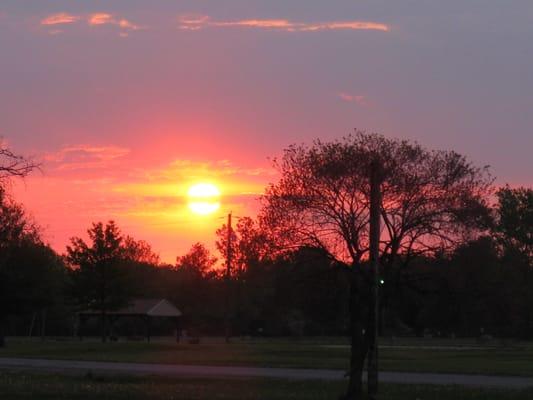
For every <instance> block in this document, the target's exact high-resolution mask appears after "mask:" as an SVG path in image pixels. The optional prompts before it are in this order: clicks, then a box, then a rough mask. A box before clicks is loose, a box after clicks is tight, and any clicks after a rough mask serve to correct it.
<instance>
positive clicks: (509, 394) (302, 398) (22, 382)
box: [0, 372, 533, 400]
mask: <svg viewBox="0 0 533 400" xmlns="http://www.w3.org/2000/svg"><path fill="white" fill-rule="evenodd" d="M344 388H345V384H344V383H342V382H323V381H290V380H272V379H253V380H240V379H239V380H237V379H232V380H227V379H226V380H221V379H217V380H207V379H169V378H153V377H152V378H140V377H118V376H115V377H110V376H108V377H94V376H85V377H76V376H58V375H51V374H36V373H15V372H0V393H2V397H1V398H2V400H26V399H40V400H46V399H69V400H85V399H87V400H89V399H96V398H98V399H99V400H121V399H127V400H140V399H150V400H163V399H165V400H170V399H172V400H179V399H187V400H204V399H205V400H208V399H209V400H222V399H224V400H229V399H235V400H237V399H238V400H252V399H253V400H260V399H265V400H267V399H268V400H276V399H280V400H282V399H283V400H285V399H288V400H290V399H294V400H321V399H324V400H326V399H328V400H329V399H336V398H338V396H339V394H341V393H342V392H343V390H344ZM380 397H381V398H383V399H387V400H414V399H420V400H425V399H431V400H511V399H512V400H529V399H531V398H533V390H521V391H513V390H506V391H501V390H485V389H467V388H462V387H458V386H434V385H381V387H380Z"/></svg>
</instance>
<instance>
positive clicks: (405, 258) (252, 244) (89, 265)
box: [0, 133, 533, 346]
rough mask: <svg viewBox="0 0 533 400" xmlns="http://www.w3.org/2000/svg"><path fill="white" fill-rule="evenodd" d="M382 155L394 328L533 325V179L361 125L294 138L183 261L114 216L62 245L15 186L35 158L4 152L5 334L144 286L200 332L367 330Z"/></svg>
mask: <svg viewBox="0 0 533 400" xmlns="http://www.w3.org/2000/svg"><path fill="white" fill-rule="evenodd" d="M378 156H379V157H378ZM372 158H374V159H376V160H380V163H381V165H382V166H383V171H384V172H383V174H384V175H383V176H384V178H383V179H384V180H383V184H382V190H383V193H382V194H383V200H382V204H381V207H382V219H383V232H382V239H381V241H382V242H381V246H380V265H381V270H380V276H379V278H380V279H379V282H380V291H379V292H380V310H379V311H380V312H379V325H380V330H381V333H382V334H383V335H399V334H417V335H424V334H432V335H446V336H480V335H493V336H499V337H518V338H531V337H532V336H533V290H531V289H532V288H533V189H530V188H515V189H513V188H510V187H503V188H500V190H498V191H497V192H496V194H495V195H494V194H493V193H491V191H490V190H489V189H490V186H491V184H492V181H491V179H490V177H488V176H487V174H486V171H485V169H479V168H476V167H474V166H472V165H471V164H469V163H468V162H467V161H466V160H465V159H464V157H462V156H460V155H458V154H456V153H454V152H439V151H428V150H426V149H423V148H421V147H420V146H418V145H417V144H412V143H409V142H404V141H397V140H389V139H386V138H384V137H382V136H378V135H367V134H364V133H359V134H358V135H356V136H354V137H348V138H345V139H343V140H342V141H339V142H332V143H321V142H317V143H315V144H314V145H313V146H311V147H309V148H307V147H290V148H289V149H287V150H286V152H285V156H284V158H283V160H282V161H280V163H279V164H278V169H279V171H280V174H281V177H282V178H281V179H280V180H279V182H278V183H277V184H276V185H271V186H269V187H268V188H267V191H266V193H265V196H264V199H263V200H264V208H263V209H262V211H261V213H260V214H259V216H258V218H257V219H252V218H241V219H239V220H238V222H237V224H236V226H235V229H230V230H229V232H228V229H227V227H226V226H222V227H221V228H220V229H219V230H218V231H217V232H216V234H217V238H218V240H217V242H216V248H217V254H212V253H211V252H210V251H209V250H208V249H207V248H206V247H205V246H204V245H203V244H201V243H197V244H195V245H193V246H192V247H191V249H190V251H189V252H188V253H187V254H184V255H181V256H179V257H177V258H176V262H175V263H173V264H166V263H163V262H161V260H160V259H159V257H158V255H157V254H156V253H155V252H154V251H153V250H152V248H151V246H150V245H149V244H148V243H146V242H144V241H142V240H137V239H135V238H132V237H131V236H128V235H127V234H125V233H123V232H121V230H120V229H119V227H118V226H117V225H116V224H115V223H114V222H112V221H109V222H107V223H102V222H97V223H94V224H93V225H92V226H91V227H89V229H88V238H87V239H82V238H78V237H74V238H72V239H71V241H70V244H69V245H68V246H67V248H66V251H65V253H64V254H57V253H56V252H55V251H54V250H53V249H51V248H50V246H49V245H47V244H46V243H45V242H44V241H43V239H42V237H41V232H40V229H39V227H38V226H37V225H36V224H35V222H34V221H33V220H32V219H31V218H30V217H29V216H28V215H27V213H26V212H25V210H24V208H23V206H22V205H20V204H18V203H17V202H16V201H14V200H13V199H12V198H11V197H10V196H9V195H8V193H7V192H6V190H5V187H6V184H5V182H6V179H9V178H11V177H13V176H24V175H26V174H27V173H29V172H30V171H31V170H32V169H34V168H35V167H36V165H35V164H32V163H31V162H28V161H26V160H25V159H24V158H21V157H18V156H16V155H14V154H12V153H11V152H9V151H8V150H6V149H0V346H1V345H2V344H3V338H4V336H5V335H38V334H43V335H44V334H48V335H73V334H75V332H76V318H75V317H76V313H77V312H78V311H80V310H88V309H90V310H93V311H98V312H100V313H101V315H102V320H105V314H106V313H107V312H110V311H112V310H114V309H117V308H120V307H123V306H126V305H128V304H129V303H130V302H131V301H132V299H135V298H166V299H168V300H169V301H171V302H173V303H174V304H175V305H176V306H177V307H178V308H179V309H180V310H181V311H182V312H183V314H184V318H183V327H184V329H186V330H187V331H188V333H189V334H191V335H195V336H197V335H199V336H201V335H221V334H223V333H224V325H225V324H224V322H225V318H226V316H229V320H230V325H231V329H232V334H233V335H342V334H347V333H348V332H349V331H351V332H352V333H354V332H355V333H356V334H357V332H358V329H354V327H355V326H356V325H354V322H355V323H358V324H359V323H361V322H364V321H365V319H366V313H367V311H368V309H369V307H368V304H369V303H368V301H369V300H368V294H369V290H368V288H369V287H370V282H369V281H368V277H369V276H370V274H368V263H367V259H368V258H367V257H368V236H367V232H368V201H367V200H368V165H367V164H368V160H370V159H372ZM6 160H7V162H3V161H6ZM491 203H492V204H493V205H492V206H490V204H491ZM228 240H229V242H228ZM228 260H231V262H230V265H229V268H228V265H227V262H228ZM228 271H229V273H228ZM354 302H355V303H354ZM350 307H351V310H350ZM350 311H351V312H350ZM354 313H355V314H354ZM101 326H102V327H104V328H105V324H101ZM360 326H362V327H364V326H365V325H364V324H362V325H360ZM119 328H120V327H119ZM156 328H157V327H156ZM160 328H161V332H163V330H164V329H163V328H164V327H163V326H161V327H160ZM92 329H93V330H92V331H91V332H93V333H94V334H98V327H97V324H95V325H94V326H93V328H92ZM350 329H351V330H350ZM363 330H364V328H363ZM119 331H120V329H119ZM154 333H157V332H154ZM102 334H103V337H105V336H106V334H107V333H106V332H105V330H104V331H103V332H102Z"/></svg>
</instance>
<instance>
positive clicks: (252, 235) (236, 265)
mask: <svg viewBox="0 0 533 400" xmlns="http://www.w3.org/2000/svg"><path fill="white" fill-rule="evenodd" d="M216 236H217V241H216V247H217V250H218V252H219V253H220V254H221V256H222V259H223V260H227V256H228V255H227V252H228V228H227V225H226V224H224V225H222V227H220V228H219V229H217V231H216ZM231 245H232V246H231V254H232V269H233V273H234V274H235V275H239V274H242V272H244V271H245V270H246V269H247V268H248V267H249V266H250V265H252V264H256V263H258V262H259V261H261V260H263V259H265V258H267V257H269V256H270V253H271V251H270V250H271V249H270V245H271V243H270V241H269V237H268V235H267V234H266V232H265V231H264V230H263V229H261V227H259V226H258V224H257V222H256V221H254V220H253V219H252V218H250V217H242V218H239V220H238V222H237V226H236V228H235V229H232V230H231Z"/></svg>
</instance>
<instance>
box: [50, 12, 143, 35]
mask: <svg viewBox="0 0 533 400" xmlns="http://www.w3.org/2000/svg"><path fill="white" fill-rule="evenodd" d="M82 21H85V22H86V23H87V24H88V25H89V26H102V25H113V26H115V27H117V28H119V29H121V32H120V36H122V37H125V36H128V31H136V30H139V29H143V27H141V26H140V25H137V24H135V23H133V22H132V21H130V20H128V19H126V18H122V17H117V16H114V15H113V14H109V13H106V12H98V13H92V14H89V15H73V14H69V13H64V12H63V13H58V14H52V15H49V16H48V17H46V18H44V19H42V20H41V25H42V26H48V27H49V26H55V25H65V24H74V23H81V22H82ZM49 33H51V34H58V33H61V31H60V30H57V29H55V30H53V31H50V32H49Z"/></svg>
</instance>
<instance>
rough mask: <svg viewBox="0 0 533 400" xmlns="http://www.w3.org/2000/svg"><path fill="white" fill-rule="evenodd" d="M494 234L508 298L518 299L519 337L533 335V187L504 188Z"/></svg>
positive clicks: (515, 308)
mask: <svg viewBox="0 0 533 400" xmlns="http://www.w3.org/2000/svg"><path fill="white" fill-rule="evenodd" d="M496 195H497V199H498V202H497V205H496V207H495V214H496V215H495V224H494V237H495V238H496V240H497V242H498V243H499V248H500V250H501V253H502V263H503V264H504V265H505V267H506V270H507V274H508V279H507V285H508V286H510V287H512V293H509V295H508V298H511V299H513V300H514V303H515V304H514V305H515V307H514V308H513V310H514V311H515V313H514V314H513V316H514V321H513V322H514V323H515V325H516V331H517V332H518V334H519V336H521V337H523V338H527V339H530V338H532V337H533V291H532V290H531V288H532V287H533V189H531V188H525V187H519V188H514V189H513V188H510V187H509V186H506V187H503V188H501V189H500V190H498V192H497V193H496Z"/></svg>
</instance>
